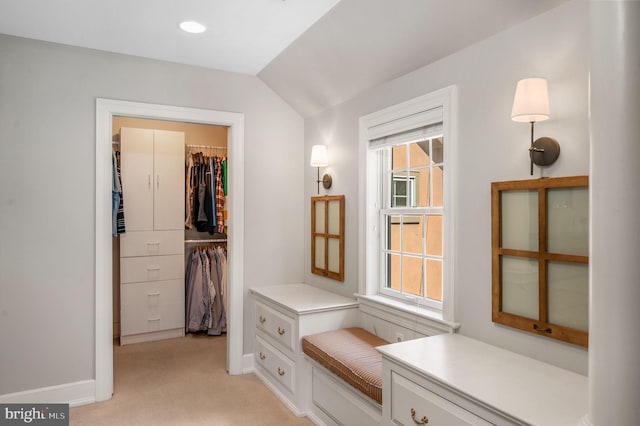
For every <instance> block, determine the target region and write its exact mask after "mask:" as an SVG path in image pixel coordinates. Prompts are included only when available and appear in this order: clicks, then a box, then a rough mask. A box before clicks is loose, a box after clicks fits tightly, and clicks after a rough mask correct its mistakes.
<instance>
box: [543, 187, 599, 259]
mask: <svg viewBox="0 0 640 426" xmlns="http://www.w3.org/2000/svg"><path fill="white" fill-rule="evenodd" d="M547 210H548V213H547V226H548V242H547V248H548V250H549V251H550V252H553V253H564V254H577V255H581V256H588V255H589V189H588V188H587V187H578V188H575V187H574V188H551V189H549V190H548V191H547Z"/></svg>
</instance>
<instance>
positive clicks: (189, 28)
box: [180, 21, 207, 34]
mask: <svg viewBox="0 0 640 426" xmlns="http://www.w3.org/2000/svg"><path fill="white" fill-rule="evenodd" d="M180 29H181V30H182V31H186V32H188V33H193V34H200V33H203V32H205V31H206V30H207V27H205V26H204V25H202V24H201V23H199V22H196V21H184V22H180Z"/></svg>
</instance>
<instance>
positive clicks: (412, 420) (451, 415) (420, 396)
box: [391, 371, 491, 426]
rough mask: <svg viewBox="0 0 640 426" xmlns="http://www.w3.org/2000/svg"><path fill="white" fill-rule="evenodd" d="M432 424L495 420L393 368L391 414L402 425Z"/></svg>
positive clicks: (465, 424) (465, 425) (464, 425)
mask: <svg viewBox="0 0 640 426" xmlns="http://www.w3.org/2000/svg"><path fill="white" fill-rule="evenodd" d="M424 416H426V417H427V419H426V420H428V424H429V426H468V425H491V423H489V422H487V421H485V420H483V419H482V418H480V417H478V416H476V415H475V414H472V413H471V412H469V411H467V410H465V409H463V408H462V407H460V406H458V405H455V404H454V403H452V402H451V401H448V400H446V399H444V398H442V397H441V396H439V395H437V394H435V393H434V392H432V391H430V390H428V389H426V388H424V387H422V386H420V385H418V384H417V383H415V382H413V381H411V380H409V379H407V378H406V377H403V376H401V375H400V374H398V373H397V372H395V371H392V372H391V418H392V420H393V421H394V422H395V423H396V424H400V425H407V426H409V425H412V426H414V425H416V424H418V425H420V424H427V421H424V422H423V421H422V419H423V417H424Z"/></svg>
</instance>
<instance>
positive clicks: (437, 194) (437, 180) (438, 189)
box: [431, 166, 444, 207]
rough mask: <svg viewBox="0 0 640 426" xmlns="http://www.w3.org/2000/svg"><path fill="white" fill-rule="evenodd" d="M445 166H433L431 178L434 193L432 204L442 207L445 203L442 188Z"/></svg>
mask: <svg viewBox="0 0 640 426" xmlns="http://www.w3.org/2000/svg"><path fill="white" fill-rule="evenodd" d="M443 169H444V167H442V166H435V167H432V168H431V179H432V180H433V185H432V186H433V194H432V200H431V205H432V206H434V207H441V206H442V205H443V201H442V199H443V192H442V191H443V190H442V173H443Z"/></svg>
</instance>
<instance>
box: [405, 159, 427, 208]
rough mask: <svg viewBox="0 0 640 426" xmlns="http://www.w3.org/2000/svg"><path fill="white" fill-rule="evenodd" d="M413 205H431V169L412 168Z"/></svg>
mask: <svg viewBox="0 0 640 426" xmlns="http://www.w3.org/2000/svg"><path fill="white" fill-rule="evenodd" d="M409 174H410V176H411V186H410V190H411V195H412V197H411V201H412V205H411V207H428V206H429V169H428V168H422V169H411V170H410V171H409Z"/></svg>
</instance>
